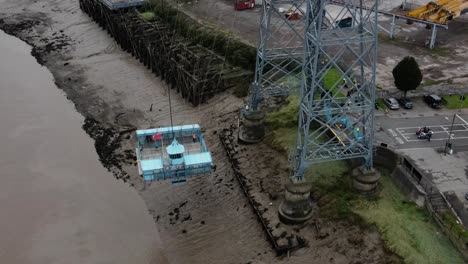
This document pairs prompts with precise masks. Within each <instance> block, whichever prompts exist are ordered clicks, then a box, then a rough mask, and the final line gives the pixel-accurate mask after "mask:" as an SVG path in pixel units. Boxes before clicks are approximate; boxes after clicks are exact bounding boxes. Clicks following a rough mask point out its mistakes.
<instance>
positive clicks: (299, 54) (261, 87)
mask: <svg viewBox="0 0 468 264" xmlns="http://www.w3.org/2000/svg"><path fill="white" fill-rule="evenodd" d="M281 9H283V10H281ZM288 10H289V11H290V14H292V13H297V15H298V17H297V19H290V17H289V18H288V16H287V15H286V14H287V12H285V11H288ZM304 17H305V0H299V1H291V0H271V1H270V2H269V5H268V4H267V1H264V3H263V5H262V14H261V16H260V31H259V37H258V47H257V61H256V68H255V79H254V82H253V83H252V90H251V91H252V94H251V101H250V102H249V104H250V107H252V108H253V109H254V110H256V109H257V107H258V103H259V101H260V100H261V99H262V97H268V96H276V95H287V94H288V91H290V90H296V92H298V91H299V87H300V82H301V76H300V72H301V69H302V65H303V52H304V29H305V23H304Z"/></svg>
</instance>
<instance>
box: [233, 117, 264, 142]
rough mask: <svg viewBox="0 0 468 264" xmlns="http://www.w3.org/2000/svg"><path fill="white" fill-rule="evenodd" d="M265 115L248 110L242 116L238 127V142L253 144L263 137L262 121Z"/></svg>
mask: <svg viewBox="0 0 468 264" xmlns="http://www.w3.org/2000/svg"><path fill="white" fill-rule="evenodd" d="M264 118H265V115H264V114H263V113H262V112H260V111H259V110H248V111H246V112H244V113H243V114H242V125H241V126H240V127H239V142H241V143H244V144H255V143H258V142H260V141H262V139H263V137H264V136H265V126H264V124H263V119H264Z"/></svg>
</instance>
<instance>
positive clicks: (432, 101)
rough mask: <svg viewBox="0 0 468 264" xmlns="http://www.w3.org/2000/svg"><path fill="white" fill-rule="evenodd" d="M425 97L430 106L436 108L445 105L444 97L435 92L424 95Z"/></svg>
mask: <svg viewBox="0 0 468 264" xmlns="http://www.w3.org/2000/svg"><path fill="white" fill-rule="evenodd" d="M423 98H424V102H426V104H428V105H429V106H430V107H432V108H434V109H437V108H442V107H444V102H443V101H442V98H440V97H439V96H438V95H435V94H430V95H424V97H423Z"/></svg>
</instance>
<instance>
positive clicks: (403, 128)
mask: <svg viewBox="0 0 468 264" xmlns="http://www.w3.org/2000/svg"><path fill="white" fill-rule="evenodd" d="M453 125H454V126H463V125H465V124H453ZM466 125H468V123H467V124H466ZM441 126H450V125H432V126H426V127H428V128H431V127H441ZM421 127H422V126H417V127H399V128H397V129H396V130H397V131H398V130H406V129H413V130H414V129H415V128H421ZM414 132H416V130H415V131H414Z"/></svg>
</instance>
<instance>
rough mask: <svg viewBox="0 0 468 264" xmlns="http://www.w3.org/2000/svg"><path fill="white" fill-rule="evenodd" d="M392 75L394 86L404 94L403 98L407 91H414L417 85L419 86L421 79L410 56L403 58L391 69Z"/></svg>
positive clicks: (417, 68)
mask: <svg viewBox="0 0 468 264" xmlns="http://www.w3.org/2000/svg"><path fill="white" fill-rule="evenodd" d="M392 73H393V78H394V79H395V86H396V87H397V88H398V90H400V91H402V92H403V93H404V97H406V93H407V92H408V91H411V90H416V88H417V87H418V86H419V84H421V81H422V77H423V76H422V73H421V70H420V69H419V65H418V63H417V62H416V60H415V59H414V58H413V57H411V56H407V57H404V58H403V59H402V60H401V61H400V62H399V63H398V64H397V66H395V68H393V71H392Z"/></svg>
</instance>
